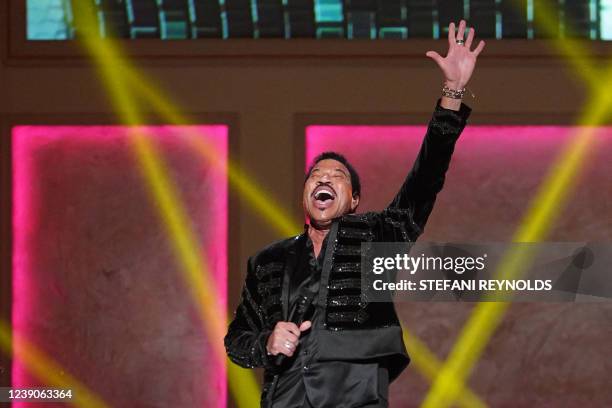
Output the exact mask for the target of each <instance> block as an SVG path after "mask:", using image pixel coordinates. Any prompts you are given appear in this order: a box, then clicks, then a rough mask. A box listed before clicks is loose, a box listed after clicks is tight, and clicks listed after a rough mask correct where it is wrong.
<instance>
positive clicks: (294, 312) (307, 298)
mask: <svg viewBox="0 0 612 408" xmlns="http://www.w3.org/2000/svg"><path fill="white" fill-rule="evenodd" d="M304 292H305V293H304ZM304 292H302V293H301V294H300V296H299V297H298V298H297V299H296V301H295V302H294V303H293V305H292V306H291V311H289V317H288V319H287V320H288V321H290V322H291V323H295V324H296V325H297V326H298V327H299V326H300V325H301V324H302V322H303V321H304V317H305V316H306V312H307V311H308V308H309V307H310V305H311V304H312V301H313V300H314V297H315V292H311V291H304ZM286 358H287V356H286V355H284V354H278V355H277V356H276V358H275V359H274V364H276V365H277V366H280V365H282V364H283V362H284V361H285V359H286Z"/></svg>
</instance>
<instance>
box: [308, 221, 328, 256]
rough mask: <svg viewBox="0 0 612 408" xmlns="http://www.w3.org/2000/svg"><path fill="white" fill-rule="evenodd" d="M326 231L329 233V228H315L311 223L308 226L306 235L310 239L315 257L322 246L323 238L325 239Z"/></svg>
mask: <svg viewBox="0 0 612 408" xmlns="http://www.w3.org/2000/svg"><path fill="white" fill-rule="evenodd" d="M328 233H329V228H328V229H317V228H315V227H313V226H312V225H309V226H308V236H309V237H310V240H311V241H312V246H313V249H314V254H315V258H316V257H318V256H319V254H320V253H321V246H323V240H325V237H326V236H327V234H328Z"/></svg>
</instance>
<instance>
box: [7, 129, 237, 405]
mask: <svg viewBox="0 0 612 408" xmlns="http://www.w3.org/2000/svg"><path fill="white" fill-rule="evenodd" d="M126 130H127V128H126V127H121V126H19V127H15V128H14V129H13V163H14V164H13V167H14V168H13V177H14V180H13V186H14V187H13V188H14V191H13V194H14V198H13V200H14V203H13V208H14V214H13V234H14V248H13V309H12V313H13V317H12V318H13V328H14V330H15V331H16V332H17V333H19V334H20V335H22V336H24V337H26V338H27V339H28V340H30V341H31V342H33V343H34V344H35V345H36V346H37V347H39V348H40V349H41V350H42V351H43V352H45V353H47V355H48V356H49V357H51V358H53V359H54V360H55V361H56V362H57V363H59V364H60V365H61V366H62V367H63V368H64V369H65V371H66V372H69V373H71V374H72V375H74V376H75V377H76V378H77V379H79V380H80V381H81V382H82V383H83V384H85V385H86V386H87V387H89V389H90V390H91V391H93V392H94V393H96V394H97V395H99V396H100V397H101V398H102V399H104V401H106V402H107V403H108V404H109V405H110V406H113V407H169V406H172V407H221V406H225V400H226V379H225V366H224V365H223V364H220V363H219V362H215V360H214V359H213V358H211V356H210V349H211V346H210V342H209V339H207V338H206V335H205V333H204V329H203V325H202V322H201V319H200V316H199V314H198V312H197V311H196V308H195V307H194V303H193V302H192V300H191V297H190V294H189V293H190V292H189V291H188V289H187V286H186V285H185V283H184V280H183V274H182V273H181V270H180V269H179V268H180V266H179V263H178V262H177V258H176V257H175V253H174V252H173V249H172V246H171V243H170V237H169V236H168V234H167V232H166V229H165V227H164V225H163V222H162V219H161V218H160V214H159V212H158V210H157V207H156V203H155V201H154V199H153V196H152V194H151V193H150V192H149V190H148V188H147V184H146V183H145V180H144V178H143V175H142V173H141V171H140V169H139V167H138V164H137V160H136V157H135V155H134V153H133V150H132V145H131V144H130V143H129V141H128V134H127V132H126ZM144 130H145V131H146V133H147V137H148V138H149V139H150V140H151V142H153V143H154V144H155V145H156V146H157V147H158V149H159V151H160V152H161V157H163V159H164V161H165V164H166V166H167V169H168V171H169V175H170V177H171V179H172V180H173V181H174V182H175V183H176V186H177V191H178V192H179V194H180V197H179V198H180V199H181V200H182V202H183V205H184V207H185V208H186V211H187V213H188V214H187V215H188V218H189V219H190V221H191V225H190V227H192V228H193V230H194V231H195V233H196V235H197V237H198V239H199V240H200V242H199V244H200V248H201V249H202V253H203V255H205V257H206V259H207V260H208V267H209V269H210V270H211V271H212V274H213V275H214V276H213V277H214V280H215V282H216V285H217V294H218V301H219V305H220V308H221V310H222V311H223V312H224V311H225V309H226V307H225V305H226V303H227V299H226V293H227V288H226V285H227V255H226V252H227V222H228V220H227V200H228V198H227V196H228V194H227V182H226V177H225V175H224V174H223V171H222V170H221V171H220V170H219V169H218V168H213V167H212V166H211V165H210V164H209V163H207V161H206V160H205V159H204V158H203V157H202V156H201V155H200V154H198V153H197V152H196V151H195V149H194V148H193V144H192V143H191V142H190V141H189V140H188V138H189V137H200V138H205V139H206V141H207V142H208V143H209V144H211V145H212V146H213V147H214V148H215V149H216V151H217V157H218V158H219V159H220V160H221V161H222V162H223V163H225V162H226V161H227V154H228V150H227V149H228V148H227V144H228V131H227V127H226V126H224V125H212V126H194V127H192V128H191V129H189V130H190V132H186V130H187V129H186V127H180V126H178V127H171V126H155V127H147V128H144ZM194 130H195V132H193V131H194ZM188 134H189V136H188ZM194 134H195V135H194ZM223 361H224V360H223ZM38 384H39V380H38V379H36V378H34V377H32V376H31V375H30V374H29V373H28V372H27V370H26V369H25V367H24V366H23V365H22V364H21V363H20V362H19V361H14V363H13V386H15V387H22V386H36V385H38ZM20 406H25V404H24V405H20ZM58 406H63V405H61V404H58Z"/></svg>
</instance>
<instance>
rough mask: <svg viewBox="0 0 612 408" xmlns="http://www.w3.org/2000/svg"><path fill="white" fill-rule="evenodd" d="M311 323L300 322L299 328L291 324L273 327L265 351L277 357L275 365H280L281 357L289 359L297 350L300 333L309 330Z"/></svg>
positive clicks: (285, 323) (286, 323)
mask: <svg viewBox="0 0 612 408" xmlns="http://www.w3.org/2000/svg"><path fill="white" fill-rule="evenodd" d="M311 326H312V323H311V322H310V320H306V321H305V322H302V323H301V324H300V325H299V326H298V325H297V324H295V323H292V322H278V323H276V326H274V330H273V331H272V334H270V337H268V343H267V344H266V349H267V350H268V353H269V354H272V355H273V356H277V358H276V361H277V362H276V364H277V365H280V364H281V363H282V361H283V359H284V358H283V357H282V356H287V357H291V356H293V353H294V352H295V349H296V348H297V345H298V342H299V339H300V335H301V334H302V332H304V331H306V330H308V329H310V327H311Z"/></svg>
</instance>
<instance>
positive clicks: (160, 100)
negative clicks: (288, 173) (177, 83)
mask: <svg viewBox="0 0 612 408" xmlns="http://www.w3.org/2000/svg"><path fill="white" fill-rule="evenodd" d="M129 82H130V83H131V84H132V85H134V86H137V88H138V90H139V91H141V92H144V94H143V97H145V98H146V99H147V101H149V102H150V103H151V104H152V105H154V106H156V107H157V108H158V109H160V110H162V112H163V114H164V115H165V116H166V117H168V118H169V121H170V122H171V123H189V122H190V121H189V119H188V118H186V117H183V116H181V115H180V114H178V113H176V112H175V109H176V108H175V107H174V105H173V104H171V103H169V102H167V101H166V99H165V98H164V97H162V96H161V95H160V93H159V91H157V90H154V89H153V88H151V87H150V86H149V85H148V83H146V82H145V81H144V80H143V79H142V78H141V77H140V76H138V75H134V72H133V71H132V75H130V81H129ZM191 140H193V141H194V142H196V143H197V144H196V145H195V147H196V148H197V149H198V150H199V151H200V152H201V153H202V154H203V155H204V156H205V157H208V158H209V159H210V160H215V158H214V157H211V156H210V154H211V150H210V149H209V148H208V147H207V146H203V145H202V144H201V139H198V138H191ZM228 176H229V177H230V178H231V179H232V180H233V182H234V183H235V185H236V186H238V190H239V191H240V192H242V193H243V194H247V195H248V196H249V201H251V202H252V203H253V202H257V204H256V205H255V207H256V208H258V209H259V210H260V211H263V212H265V213H266V215H265V217H266V218H267V219H272V218H274V216H275V213H276V211H277V209H276V208H275V207H274V206H271V205H269V203H268V202H267V200H266V199H265V198H264V196H263V195H261V194H259V192H258V191H257V190H256V189H254V188H253V185H252V184H251V183H249V181H248V178H247V177H243V176H242V174H241V172H240V170H239V169H238V168H237V167H235V168H233V170H231V169H230V171H228ZM262 200H263V201H262ZM287 222H288V221H284V220H283V221H282V223H281V224H280V225H279V224H278V223H277V229H279V230H281V229H283V228H284V229H285V230H284V231H283V230H281V231H280V232H281V233H284V234H287V233H288V232H290V231H288V230H287V229H286V228H285V227H284V226H283V225H285V224H287ZM289 228H290V229H292V230H296V229H298V228H299V227H298V226H297V225H294V226H290V227H289ZM405 339H407V344H411V345H414V346H415V348H418V350H419V351H423V350H426V346H425V345H424V344H423V343H422V342H418V339H417V338H416V337H414V336H409V337H407V338H406V337H405ZM409 349H410V347H409ZM416 354H418V356H417V355H416ZM416 354H414V353H413V355H414V357H413V358H412V360H413V361H414V362H415V365H416V366H417V368H418V369H419V370H421V372H422V373H423V375H424V376H425V377H426V378H429V379H431V378H432V376H431V375H429V373H430V372H431V368H433V367H439V366H440V363H439V362H438V360H437V359H436V358H435V356H434V355H433V353H431V352H430V351H429V352H428V353H425V352H419V353H416ZM425 355H427V356H429V357H431V358H432V359H431V360H430V361H426V360H427V359H426V358H425V357H424V356H425ZM464 391H465V394H463V393H462V395H463V397H462V401H464V402H465V405H464V406H466V407H484V406H486V405H485V404H484V403H483V402H482V401H480V400H479V399H478V397H477V396H476V395H475V394H474V393H473V392H471V391H470V390H469V389H467V388H465V390H464Z"/></svg>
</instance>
